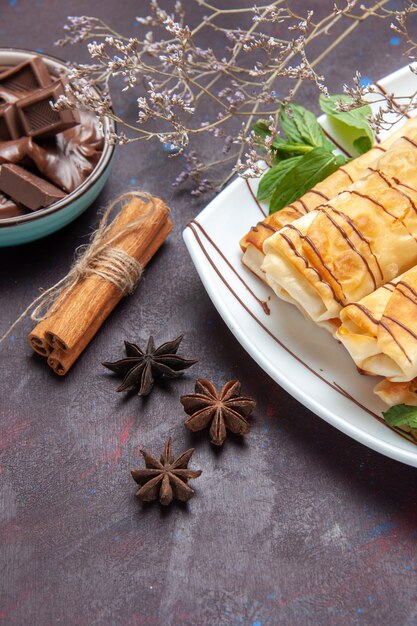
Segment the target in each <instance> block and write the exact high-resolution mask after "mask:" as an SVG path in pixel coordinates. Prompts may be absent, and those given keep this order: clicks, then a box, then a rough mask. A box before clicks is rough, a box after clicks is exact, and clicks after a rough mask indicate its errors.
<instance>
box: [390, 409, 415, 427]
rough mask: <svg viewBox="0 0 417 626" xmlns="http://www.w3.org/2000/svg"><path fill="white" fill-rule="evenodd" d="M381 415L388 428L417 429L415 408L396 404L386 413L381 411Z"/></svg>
mask: <svg viewBox="0 0 417 626" xmlns="http://www.w3.org/2000/svg"><path fill="white" fill-rule="evenodd" d="M382 415H383V416H384V419H385V421H386V422H387V424H389V425H390V426H393V427H396V426H408V427H409V428H417V406H409V405H407V404H397V405H396V406H392V407H391V408H390V409H388V411H383V412H382Z"/></svg>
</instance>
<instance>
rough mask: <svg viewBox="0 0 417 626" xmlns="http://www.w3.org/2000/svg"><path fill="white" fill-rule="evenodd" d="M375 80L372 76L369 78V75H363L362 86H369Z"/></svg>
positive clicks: (360, 82)
mask: <svg viewBox="0 0 417 626" xmlns="http://www.w3.org/2000/svg"><path fill="white" fill-rule="evenodd" d="M373 82H374V81H373V80H372V78H369V76H362V78H361V79H360V81H359V84H360V86H361V87H367V86H368V85H372V83H373Z"/></svg>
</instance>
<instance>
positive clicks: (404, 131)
mask: <svg viewBox="0 0 417 626" xmlns="http://www.w3.org/2000/svg"><path fill="white" fill-rule="evenodd" d="M416 128H417V118H415V119H412V120H409V121H407V122H406V123H405V124H404V126H402V127H401V128H400V129H399V130H397V131H396V132H395V133H392V134H391V135H390V136H389V137H388V138H387V139H386V140H385V141H384V142H382V143H381V144H379V145H375V146H374V147H373V148H372V149H371V150H369V151H368V152H366V153H365V154H363V155H361V156H359V157H357V158H356V159H353V160H352V161H350V162H349V163H346V165H344V166H343V167H341V168H339V169H338V170H337V171H336V172H334V174H332V175H331V176H329V177H328V178H326V179H325V180H323V181H322V182H321V183H318V184H317V185H316V186H315V187H314V188H313V189H312V190H311V191H308V192H307V193H306V194H305V195H304V196H302V197H301V198H300V199H299V200H296V201H295V202H293V204H291V205H290V206H288V207H286V208H284V209H282V210H281V211H277V212H276V213H273V214H272V215H269V216H268V217H266V218H265V219H264V220H262V221H261V222H258V224H257V225H256V226H253V227H252V228H251V230H250V231H249V232H248V233H246V235H244V236H243V237H242V239H241V240H240V247H241V248H242V251H243V257H242V261H243V263H244V264H245V265H246V266H247V267H249V269H251V270H252V271H253V272H254V273H255V274H256V275H257V276H259V277H260V278H261V279H262V280H264V276H263V273H262V272H261V269H260V268H261V265H262V263H263V260H264V252H263V244H264V242H265V240H266V239H267V238H268V237H270V236H271V235H273V234H274V232H276V231H277V230H279V229H280V228H282V227H283V226H285V225H286V224H291V223H292V222H294V221H295V220H297V219H298V218H300V217H301V216H302V215H304V214H306V213H308V212H310V211H312V210H314V209H316V208H317V207H318V206H320V205H321V204H323V202H326V201H328V200H329V199H330V198H333V197H334V196H336V195H337V194H338V193H340V192H341V191H343V190H344V189H347V187H348V186H349V185H351V184H352V183H354V182H356V181H357V180H358V179H359V178H361V177H362V176H363V175H365V173H366V170H367V168H368V167H369V166H372V164H373V163H374V162H375V161H376V160H377V159H378V158H379V157H380V156H381V154H383V153H384V152H385V151H386V150H388V149H389V148H390V147H391V146H392V144H393V143H394V142H395V141H396V140H397V139H398V138H399V137H401V136H407V135H408V134H409V133H413V134H415V129H416Z"/></svg>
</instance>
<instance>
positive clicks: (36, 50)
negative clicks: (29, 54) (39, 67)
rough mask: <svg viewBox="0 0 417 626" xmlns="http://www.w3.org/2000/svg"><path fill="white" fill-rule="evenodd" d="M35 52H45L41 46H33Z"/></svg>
mask: <svg viewBox="0 0 417 626" xmlns="http://www.w3.org/2000/svg"><path fill="white" fill-rule="evenodd" d="M35 52H40V53H42V52H45V50H44V49H43V48H35Z"/></svg>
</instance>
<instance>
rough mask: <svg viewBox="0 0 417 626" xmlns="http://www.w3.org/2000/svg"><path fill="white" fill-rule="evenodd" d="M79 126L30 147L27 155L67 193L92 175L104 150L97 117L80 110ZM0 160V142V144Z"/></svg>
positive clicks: (41, 171) (40, 170) (52, 181)
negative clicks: (52, 139) (46, 142)
mask: <svg viewBox="0 0 417 626" xmlns="http://www.w3.org/2000/svg"><path fill="white" fill-rule="evenodd" d="M79 115H80V123H79V124H78V125H77V126H74V128H70V129H68V130H66V131H64V132H63V133H59V134H58V135H57V136H56V140H55V142H54V143H53V144H52V145H50V144H51V143H52V142H49V144H48V145H46V144H44V145H43V146H40V145H36V144H35V143H34V144H33V146H32V149H31V150H28V153H27V154H28V156H29V157H30V158H31V159H32V160H33V162H34V163H35V164H36V167H37V169H38V170H39V172H40V173H41V174H42V175H43V176H44V177H45V178H46V179H48V180H49V181H50V182H51V183H53V184H54V185H56V186H57V187H60V188H61V189H63V190H64V191H66V192H67V193H70V192H71V191H74V189H76V188H77V187H79V186H80V185H81V184H82V183H83V182H84V180H85V179H86V178H87V176H89V174H91V172H92V171H93V169H94V167H95V165H96V164H97V162H98V160H99V159H100V155H101V152H102V150H103V133H102V132H101V130H100V126H99V121H98V118H97V117H96V116H95V115H94V113H91V112H90V111H79ZM0 161H1V143H0Z"/></svg>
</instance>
